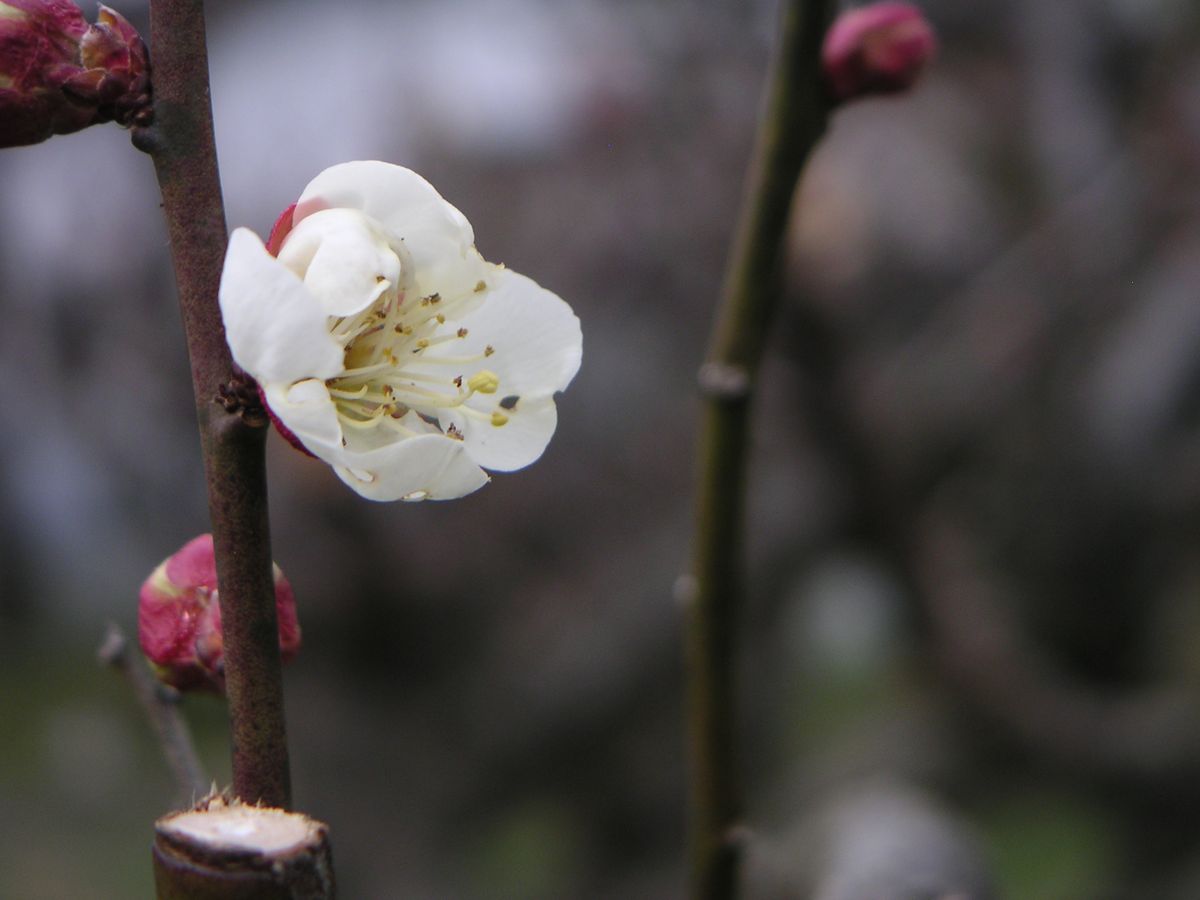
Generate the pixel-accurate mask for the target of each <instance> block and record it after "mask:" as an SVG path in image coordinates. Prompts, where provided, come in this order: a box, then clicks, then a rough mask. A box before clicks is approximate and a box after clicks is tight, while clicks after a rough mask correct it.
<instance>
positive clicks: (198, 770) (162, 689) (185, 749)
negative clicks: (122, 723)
mask: <svg viewBox="0 0 1200 900" xmlns="http://www.w3.org/2000/svg"><path fill="white" fill-rule="evenodd" d="M96 656H97V657H98V658H99V660H100V662H102V663H104V664H105V665H107V666H112V667H113V668H114V669H116V670H117V671H118V672H120V673H121V674H122V675H124V676H125V678H126V680H128V682H129V686H130V687H132V688H133V693H134V696H135V697H137V700H138V703H139V704H141V707H142V709H143V710H144V711H145V713H146V718H147V719H149V720H150V726H151V727H152V728H153V729H154V733H155V735H157V736H158V743H159V745H160V746H161V747H162V751H163V756H165V757H166V759H167V765H168V766H169V767H170V769H171V773H172V774H173V775H174V776H175V781H176V782H177V783H178V784H179V791H180V793H181V794H182V795H183V797H184V798H186V800H187V802H188V803H194V802H195V801H196V799H197V798H199V797H202V796H203V795H204V794H205V792H207V790H208V784H209V782H208V778H207V777H206V776H205V774H204V767H203V766H202V765H201V763H200V757H199V756H198V755H197V754H196V746H195V744H194V743H193V742H192V733H191V731H190V730H189V729H188V726H187V722H186V721H185V720H184V718H183V716H181V715H180V714H179V692H178V691H176V690H175V689H174V688H170V687H167V686H166V685H165V684H162V683H161V682H159V681H158V680H157V679H156V678H155V677H154V676H153V675H152V674H151V673H150V669H149V667H148V666H147V665H146V663H145V661H144V660H142V659H141V658H140V654H137V653H130V652H129V642H128V641H127V640H126V639H125V635H124V634H123V633H122V632H121V629H120V628H118V627H117V626H116V625H112V624H110V625H109V626H108V630H107V631H106V632H105V635H104V642H103V643H102V644H101V645H100V648H99V649H98V650H97V651H96Z"/></svg>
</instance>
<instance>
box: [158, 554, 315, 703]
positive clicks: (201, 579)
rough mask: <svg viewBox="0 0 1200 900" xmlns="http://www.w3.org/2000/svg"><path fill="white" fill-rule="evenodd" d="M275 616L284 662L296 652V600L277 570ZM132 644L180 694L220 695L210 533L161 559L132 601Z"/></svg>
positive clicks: (221, 656)
mask: <svg viewBox="0 0 1200 900" xmlns="http://www.w3.org/2000/svg"><path fill="white" fill-rule="evenodd" d="M274 573H275V612H276V617H277V618H278V620H279V652H280V654H281V655H282V657H283V660H284V662H287V661H289V660H290V659H292V658H293V657H294V656H295V655H296V654H297V652H299V650H300V624H299V622H298V621H297V619H296V597H295V595H294V594H293V593H292V586H291V585H290V584H289V583H288V580H287V578H285V577H284V575H283V572H281V571H280V570H279V567H278V566H275V567H274ZM138 641H139V642H140V643H141V646H142V652H143V653H145V654H146V657H147V659H149V660H150V662H151V663H152V664H153V666H154V670H155V674H157V675H158V677H159V679H160V680H161V681H163V682H165V683H166V684H169V685H171V686H172V687H176V688H179V689H180V690H208V691H215V692H217V693H224V691H225V644H224V640H223V638H222V634H221V605H220V602H219V598H218V593H217V564H216V557H215V555H214V552H213V538H212V535H211V534H203V535H201V536H200V537H198V538H194V539H192V540H191V541H189V542H188V543H187V544H185V545H184V546H183V547H182V548H180V549H179V550H178V551H176V553H175V554H174V555H173V556H171V558H170V559H167V560H164V561H163V562H162V563H161V564H160V565H159V566H158V568H157V569H155V570H154V572H153V573H151V575H150V577H149V578H147V579H146V582H145V584H143V585H142V590H141V592H140V594H139V596H138Z"/></svg>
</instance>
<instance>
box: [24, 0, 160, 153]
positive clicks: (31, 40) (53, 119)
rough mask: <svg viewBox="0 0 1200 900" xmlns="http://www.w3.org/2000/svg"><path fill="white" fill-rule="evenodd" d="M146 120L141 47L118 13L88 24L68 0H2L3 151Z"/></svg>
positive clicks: (146, 68)
mask: <svg viewBox="0 0 1200 900" xmlns="http://www.w3.org/2000/svg"><path fill="white" fill-rule="evenodd" d="M149 115H150V63H149V58H148V56H147V53H146V45H145V44H144V43H143V42H142V39H141V37H140V36H139V35H138V33H137V32H136V31H135V30H134V28H133V26H132V25H130V24H129V23H128V22H127V21H126V20H125V19H124V18H123V17H122V16H121V14H120V13H118V12H115V11H114V10H111V9H109V8H108V7H107V6H103V5H101V7H100V14H99V16H98V18H97V21H96V24H95V25H89V24H88V23H87V21H86V20H85V19H84V18H83V14H82V13H81V12H80V11H79V8H78V7H77V6H75V4H74V3H70V2H66V0H0V147H17V146H20V145H22V144H36V143H39V142H41V141H44V140H46V139H47V138H48V137H50V136H51V135H55V134H70V133H71V132H73V131H79V130H80V129H81V128H86V127H87V126H88V125H95V124H98V123H100V122H109V121H113V120H116V121H117V122H119V123H120V124H121V125H131V124H145V123H146V122H147V121H148V120H149Z"/></svg>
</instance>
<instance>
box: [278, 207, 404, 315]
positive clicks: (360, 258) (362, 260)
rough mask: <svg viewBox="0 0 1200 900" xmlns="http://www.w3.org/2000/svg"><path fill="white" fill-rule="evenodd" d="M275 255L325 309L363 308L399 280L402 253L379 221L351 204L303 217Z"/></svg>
mask: <svg viewBox="0 0 1200 900" xmlns="http://www.w3.org/2000/svg"><path fill="white" fill-rule="evenodd" d="M279 261H280V262H281V263H283V264H284V265H285V266H287V267H288V268H289V269H291V270H292V271H293V272H295V273H296V274H297V275H299V276H300V277H301V278H302V279H303V280H304V286H305V287H307V288H308V289H309V291H311V292H312V294H313V296H314V297H316V298H317V300H318V302H320V304H321V307H322V308H323V309H324V310H325V312H326V314H327V315H331V316H349V315H353V314H354V313H357V312H360V311H362V310H363V309H366V308H367V307H368V306H370V305H371V304H372V303H374V302H375V301H376V300H377V299H378V298H379V296H380V295H381V294H382V293H383V292H384V291H385V290H387V288H389V287H391V286H393V285H395V286H399V283H400V259H399V257H398V256H397V255H396V253H395V252H394V251H393V250H392V249H391V248H390V247H389V246H388V242H387V236H386V235H385V234H384V233H383V231H382V230H381V229H380V227H379V225H378V224H377V223H375V222H374V221H373V220H372V219H370V218H368V217H367V216H366V215H365V214H364V213H362V212H359V211H358V210H353V209H328V210H323V211H321V212H318V213H314V214H313V215H311V216H308V217H307V218H305V219H303V220H301V221H300V222H298V223H297V224H296V227H295V228H294V229H292V232H291V233H290V234H289V235H288V236H287V237H286V238H285V239H284V242H283V246H282V247H281V248H280V250H279Z"/></svg>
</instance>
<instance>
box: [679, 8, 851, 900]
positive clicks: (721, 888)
mask: <svg viewBox="0 0 1200 900" xmlns="http://www.w3.org/2000/svg"><path fill="white" fill-rule="evenodd" d="M831 6H832V4H831V3H829V2H828V0H808V2H804V0H794V2H790V3H788V4H787V7H786V9H785V13H784V19H783V25H782V33H781V40H780V45H779V51H778V57H777V59H776V61H775V65H774V69H773V74H772V76H771V83H770V87H769V93H768V97H767V107H766V110H765V114H764V116H763V119H762V123H761V126H760V129H759V134H758V140H757V148H756V151H755V158H754V160H753V162H752V164H751V169H750V175H749V180H748V190H747V194H746V199H745V201H744V205H743V209H742V214H741V220H740V222H739V225H738V230H737V234H736V236H735V239H734V246H733V250H732V252H731V255H730V262H729V267H728V270H727V274H726V279H725V285H724V288H723V295H722V300H721V305H720V309H719V311H718V317H717V322H716V326H715V328H714V331H713V338H712V344H711V347H710V350H709V353H708V357H707V360H706V362H705V364H704V366H703V367H702V368H701V370H700V387H701V391H702V392H703V394H704V397H705V401H706V409H705V413H704V423H703V426H702V431H701V439H700V475H699V484H698V488H697V514H696V535H695V547H694V560H693V567H692V576H691V578H684V579H681V582H680V591H681V593H682V594H683V595H684V596H683V599H684V600H685V601H686V603H687V613H688V624H687V637H686V642H687V648H686V649H687V679H688V685H687V693H688V724H689V745H690V750H691V773H690V797H689V800H690V804H689V824H690V832H691V833H690V838H689V841H690V848H689V852H690V858H691V859H690V865H691V877H692V892H693V895H694V896H696V897H708V898H720V897H731V896H733V894H734V891H735V885H736V883H737V871H738V857H739V854H740V850H739V847H738V846H737V844H738V841H737V837H736V832H737V820H738V818H739V816H740V815H741V800H740V796H739V793H740V792H739V788H738V786H737V778H736V775H735V762H734V752H733V733H734V730H735V721H736V712H735V703H734V687H733V680H734V659H733V657H734V646H735V644H736V635H737V625H738V622H737V618H738V617H737V611H738V605H739V602H740V597H741V584H740V576H739V571H738V570H739V566H740V559H741V550H742V525H743V519H744V494H745V480H746V473H745V470H746V448H747V441H748V437H749V425H750V403H751V399H752V396H753V391H754V388H755V382H756V380H757V376H758V369H759V363H760V361H761V358H762V352H763V346H764V344H765V342H766V338H767V333H768V330H769V328H770V324H771V321H772V319H773V316H774V311H775V306H776V303H777V300H778V296H779V290H778V287H779V275H780V260H781V257H782V248H783V237H784V233H785V231H786V228H787V221H788V213H789V211H790V208H791V203H792V195H793V193H794V191H795V187H796V182H797V180H798V178H799V176H800V171H801V169H802V168H803V166H804V163H805V161H806V160H807V159H808V156H809V153H810V152H811V150H812V148H813V147H814V145H815V144H816V142H817V140H818V139H819V138H820V136H821V134H822V133H823V132H824V129H825V121H826V116H827V111H828V110H827V105H826V99H825V95H824V92H823V89H822V85H821V80H820V70H819V60H820V49H821V41H822V38H823V37H824V34H825V30H826V27H827V25H828V23H829V19H830V17H831V14H832V9H831Z"/></svg>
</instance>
